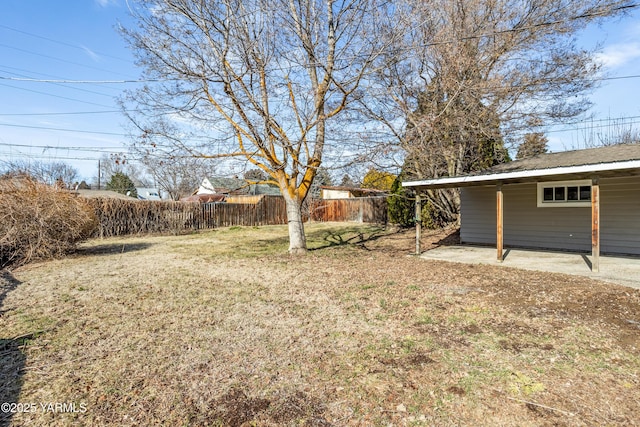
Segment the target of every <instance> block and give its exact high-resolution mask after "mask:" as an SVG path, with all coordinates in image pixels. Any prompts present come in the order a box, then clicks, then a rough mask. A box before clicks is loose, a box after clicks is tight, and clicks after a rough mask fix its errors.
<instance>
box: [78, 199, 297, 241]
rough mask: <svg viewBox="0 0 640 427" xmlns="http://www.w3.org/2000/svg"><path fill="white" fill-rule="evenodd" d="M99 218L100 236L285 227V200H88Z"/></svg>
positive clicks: (98, 232)
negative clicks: (229, 201)
mask: <svg viewBox="0 0 640 427" xmlns="http://www.w3.org/2000/svg"><path fill="white" fill-rule="evenodd" d="M88 202H89V203H90V204H91V205H92V206H93V208H94V209H95V212H96V215H97V216H98V229H97V230H96V232H95V235H96V236H98V237H109V236H122V235H128V234H146V233H174V234H177V233H184V232H187V231H192V230H202V229H208V228H216V227H229V226H233V225H241V226H260V225H271V224H286V222H287V215H286V208H285V204H284V200H283V199H282V197H279V196H261V197H260V198H259V199H258V200H255V201H254V202H253V203H205V204H200V203H194V202H188V203H185V202H164V201H141V200H123V199H105V198H96V199H88Z"/></svg>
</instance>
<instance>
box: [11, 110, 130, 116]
mask: <svg viewBox="0 0 640 427" xmlns="http://www.w3.org/2000/svg"><path fill="white" fill-rule="evenodd" d="M122 112H123V110H104V111H70V112H66V113H64V112H55V113H0V116H6V117H9V116H11V117H15V116H17V117H31V116H74V115H88V114H114V113H122ZM131 112H133V110H131Z"/></svg>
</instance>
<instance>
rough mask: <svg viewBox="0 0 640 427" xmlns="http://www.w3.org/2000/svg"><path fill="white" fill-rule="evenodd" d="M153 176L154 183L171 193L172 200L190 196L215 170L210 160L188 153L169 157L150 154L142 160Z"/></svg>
mask: <svg viewBox="0 0 640 427" xmlns="http://www.w3.org/2000/svg"><path fill="white" fill-rule="evenodd" d="M140 162H141V163H142V164H143V165H145V167H146V168H147V173H148V174H149V175H151V176H152V177H153V182H154V185H155V186H157V187H159V189H161V190H163V191H165V192H166V193H167V194H169V197H170V198H171V199H172V200H180V199H181V198H182V197H185V196H190V195H191V194H192V193H193V191H194V190H196V189H197V188H198V186H199V185H200V183H201V182H202V180H203V179H204V178H206V177H207V176H209V174H210V173H211V172H212V171H213V168H212V167H211V164H210V161H209V160H208V159H203V158H201V157H194V156H191V155H189V154H187V153H185V154H183V155H174V156H172V157H169V158H158V157H156V156H153V155H151V154H148V155H146V156H144V157H142V159H141V160H140Z"/></svg>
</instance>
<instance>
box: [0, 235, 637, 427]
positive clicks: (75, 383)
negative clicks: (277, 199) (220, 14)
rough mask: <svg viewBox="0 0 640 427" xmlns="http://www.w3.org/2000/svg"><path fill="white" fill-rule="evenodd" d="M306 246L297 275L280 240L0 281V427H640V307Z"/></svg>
mask: <svg viewBox="0 0 640 427" xmlns="http://www.w3.org/2000/svg"><path fill="white" fill-rule="evenodd" d="M308 235H309V244H310V247H312V248H314V250H313V251H310V253H309V254H308V256H305V257H300V258H291V257H289V256H288V255H286V248H287V236H286V227H279V226H274V227H260V228H237V227H233V228H229V229H220V230H215V231H211V232H206V233H201V234H194V235H188V236H172V237H157V236H156V237H140V238H126V239H122V238H121V239H108V240H95V241H91V242H89V243H88V244H85V245H83V246H82V248H81V250H80V251H79V253H78V254H76V255H74V256H73V257H69V258H66V259H62V260H58V261H52V262H43V263H39V264H32V265H29V266H26V267H23V268H21V269H19V270H17V271H14V272H12V273H7V272H5V273H3V275H2V279H1V280H2V281H1V282H0V385H1V389H0V403H1V402H9V403H13V405H11V408H10V409H12V410H13V412H15V413H11V412H9V413H7V412H5V413H2V412H0V425H17V426H21V425H25V426H27V425H29V426H31V425H38V426H43V425H49V426H66V425H74V426H75V425H86V426H96V425H114V426H116V425H117V426H149V425H170V426H192V425H193V426H208V425H212V426H288V425H290V426H300V425H306V426H330V425H331V426H389V425H393V426H405V425H407V426H423V425H424V426H431V425H437V426H449V425H456V426H457V425H465V426H475V425H494V426H500V425H502V426H513V425H518V426H545V425H549V426H564V425H567V426H592V425H593V426H595V425H598V426H600V425H610V426H613V425H619V426H633V425H639V424H640V411H639V408H640V378H639V375H640V291H638V290H634V289H630V288H623V287H619V286H615V285H611V284H606V283H602V282H597V281H594V280H590V279H587V278H583V277H574V276H567V275H559V274H550V273H537V272H531V271H522V270H517V269H509V268H504V267H497V266H491V265H462V264H453V263H447V262H436V261H426V260H423V259H416V258H415V257H411V256H408V254H409V253H410V252H411V251H412V249H413V247H414V242H413V234H412V233H411V231H408V232H397V231H394V230H385V229H381V228H377V227H373V226H354V225H349V224H329V225H327V224H312V225H310V226H308ZM445 236H446V233H442V232H441V233H433V234H428V233H427V235H426V236H425V245H426V246H428V245H429V244H430V243H433V242H437V241H439V240H440V239H442V238H444V237H445ZM56 403H57V404H58V406H57V407H56V406H54V405H55V404H56ZM49 404H52V405H49ZM5 408H6V407H5Z"/></svg>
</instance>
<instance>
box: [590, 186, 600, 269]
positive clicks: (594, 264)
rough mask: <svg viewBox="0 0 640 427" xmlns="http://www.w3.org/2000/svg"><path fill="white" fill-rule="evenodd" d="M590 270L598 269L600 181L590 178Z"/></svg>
mask: <svg viewBox="0 0 640 427" xmlns="http://www.w3.org/2000/svg"><path fill="white" fill-rule="evenodd" d="M591 257H592V260H591V271H593V272H594V273H597V272H599V271H600V183H599V182H598V177H597V176H595V177H593V178H591Z"/></svg>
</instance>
